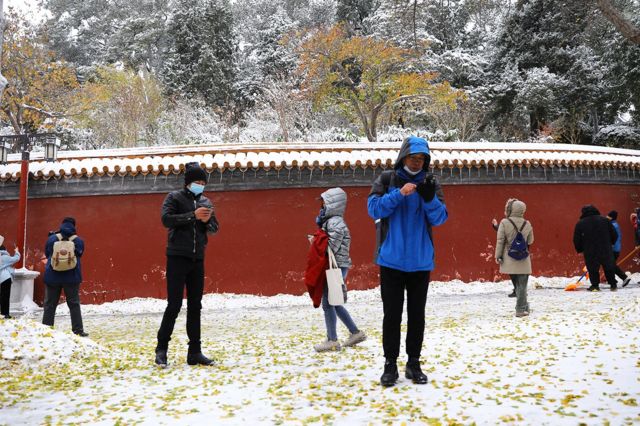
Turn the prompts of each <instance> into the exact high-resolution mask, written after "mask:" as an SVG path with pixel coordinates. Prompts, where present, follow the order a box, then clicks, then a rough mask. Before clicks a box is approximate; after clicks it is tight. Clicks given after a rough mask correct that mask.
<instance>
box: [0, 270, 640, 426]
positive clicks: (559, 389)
mask: <svg viewBox="0 0 640 426" xmlns="http://www.w3.org/2000/svg"><path fill="white" fill-rule="evenodd" d="M565 283H566V280H558V279H556V280H553V279H546V280H545V279H536V280H534V282H532V283H531V285H530V290H529V298H530V304H531V308H532V310H533V312H532V315H531V316H530V317H528V318H522V319H520V318H515V317H514V306H515V299H509V298H507V297H506V294H507V291H508V290H509V286H508V285H507V284H506V283H501V284H496V283H482V284H481V283H474V284H462V283H435V284H433V285H432V288H431V289H430V293H429V300H428V302H427V318H426V320H427V321H426V322H427V327H426V333H425V343H424V350H423V361H424V362H423V366H424V367H423V368H424V369H425V370H426V372H427V374H428V375H429V383H428V384H427V385H423V386H419V385H413V384H412V383H411V382H409V381H408V380H406V379H404V377H402V371H403V368H404V362H405V359H404V358H403V359H400V360H399V364H400V370H401V379H400V381H399V383H398V385H397V386H396V387H394V388H389V389H383V388H381V387H380V386H379V384H378V380H379V377H380V374H381V372H382V371H381V370H382V365H383V356H382V348H381V343H380V340H381V332H380V330H381V323H382V304H381V301H380V297H379V291H378V290H377V289H376V290H371V291H366V292H351V293H350V300H349V304H348V308H349V310H350V312H351V314H352V316H353V317H354V319H355V321H356V323H357V324H358V326H359V327H360V328H361V329H363V330H365V332H366V333H367V334H368V335H369V339H368V340H367V341H366V342H364V343H363V344H360V345H359V346H357V347H355V348H348V349H345V350H343V351H341V352H333V353H328V354H317V353H315V352H314V351H313V348H312V346H313V344H314V343H318V342H320V341H321V340H322V339H324V322H323V317H322V311H321V310H319V309H318V310H315V309H313V308H312V307H311V305H310V303H309V302H308V301H307V298H306V296H301V297H293V296H278V297H275V298H259V297H255V296H240V297H239V296H231V295H215V296H207V298H205V302H204V307H205V310H204V311H203V335H204V336H203V343H204V348H203V349H204V352H205V353H206V354H207V355H209V356H212V357H214V358H215V359H216V360H217V362H218V364H217V366H216V367H213V368H207V367H189V366H187V365H186V363H185V358H186V343H187V339H186V336H185V316H184V311H183V312H182V313H181V315H180V318H179V320H178V323H177V324H176V329H175V332H174V339H173V340H172V341H171V344H170V353H169V356H170V366H169V368H167V369H165V370H160V369H157V368H155V367H154V365H153V364H152V360H153V349H154V346H155V334H156V332H157V328H158V326H159V323H160V318H161V314H160V313H159V310H160V311H161V307H162V306H163V302H161V301H152V300H151V301H150V300H138V301H128V302H125V303H124V304H117V303H116V304H111V305H110V306H107V305H103V306H102V307H100V306H98V307H91V306H86V307H83V308H84V313H85V315H84V320H85V329H86V330H87V331H89V332H90V333H91V334H90V337H89V338H85V339H83V338H78V337H76V336H73V335H70V333H69V331H68V329H69V326H70V325H69V318H68V316H65V309H64V307H63V306H61V307H60V315H58V317H57V318H56V321H57V327H56V329H55V330H51V329H49V328H47V327H44V326H42V325H40V324H38V323H37V320H38V319H39V316H37V315H34V316H31V317H26V318H25V317H23V318H20V319H18V320H11V321H4V322H0V424H8V425H16V424H58V423H65V424H68V423H85V422H89V423H103V424H136V423H144V424H190V425H191V424H224V423H228V424H241V423H244V424H333V423H335V424H384V423H389V424H391V423H393V424H402V423H406V424H424V423H426V424H471V423H474V422H476V423H478V424H496V423H505V424H509V423H518V424H535V425H540V424H550V425H563V424H567V425H576V424H579V423H586V424H606V423H611V424H634V423H635V424H637V423H638V422H640V407H639V406H638V404H639V402H640V346H639V345H640V288H639V287H638V286H637V285H636V284H632V285H631V286H629V287H628V288H626V289H624V290H620V291H618V292H616V293H612V292H609V291H608V290H605V291H603V292H601V293H595V294H594V293H587V292H585V291H579V292H574V293H566V292H564V291H562V290H561V288H562V287H563V286H564V284H565ZM534 287H543V288H538V289H535V288H534ZM605 288H606V287H605ZM123 306H126V308H123ZM159 307H160V308H159ZM134 312H135V313H134ZM145 312H148V313H145ZM339 334H340V336H341V338H345V337H346V330H345V329H344V328H343V327H342V328H340V329H339ZM402 352H404V344H403V348H402Z"/></svg>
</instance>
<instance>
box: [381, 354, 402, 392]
mask: <svg viewBox="0 0 640 426" xmlns="http://www.w3.org/2000/svg"><path fill="white" fill-rule="evenodd" d="M398 377H399V376H398V364H397V363H396V360H395V359H388V360H386V361H385V362H384V372H383V373H382V376H381V377H380V384H381V385H382V386H384V387H385V388H388V387H390V386H394V385H395V384H396V382H397V381H398Z"/></svg>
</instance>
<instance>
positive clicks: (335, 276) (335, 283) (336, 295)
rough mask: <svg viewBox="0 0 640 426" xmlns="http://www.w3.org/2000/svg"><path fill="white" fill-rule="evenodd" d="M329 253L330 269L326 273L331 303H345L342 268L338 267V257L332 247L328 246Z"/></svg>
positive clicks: (338, 304)
mask: <svg viewBox="0 0 640 426" xmlns="http://www.w3.org/2000/svg"><path fill="white" fill-rule="evenodd" d="M327 253H328V255H329V269H327V270H326V271H325V273H326V274H327V293H328V300H329V304H330V305H331V306H340V305H344V302H345V300H344V293H343V292H342V287H343V286H344V280H343V279H342V270H341V269H340V268H338V263H337V262H336V257H335V256H334V254H333V251H331V248H330V247H327Z"/></svg>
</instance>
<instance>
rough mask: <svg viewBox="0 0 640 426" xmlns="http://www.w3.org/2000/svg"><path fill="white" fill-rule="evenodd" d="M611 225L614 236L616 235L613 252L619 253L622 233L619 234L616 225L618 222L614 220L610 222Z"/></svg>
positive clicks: (618, 227)
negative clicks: (614, 231)
mask: <svg viewBox="0 0 640 426" xmlns="http://www.w3.org/2000/svg"><path fill="white" fill-rule="evenodd" d="M611 224H612V225H613V227H614V229H615V230H616V234H617V235H618V238H617V239H616V242H615V243H614V244H613V251H615V252H617V253H620V250H622V232H620V225H618V222H617V221H615V220H612V221H611Z"/></svg>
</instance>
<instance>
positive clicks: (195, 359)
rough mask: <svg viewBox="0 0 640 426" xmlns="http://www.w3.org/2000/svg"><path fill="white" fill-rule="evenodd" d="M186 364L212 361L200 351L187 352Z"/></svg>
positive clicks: (205, 363) (209, 363)
mask: <svg viewBox="0 0 640 426" xmlns="http://www.w3.org/2000/svg"><path fill="white" fill-rule="evenodd" d="M187 364H189V365H207V366H208V365H213V364H214V361H213V360H212V359H209V358H207V357H206V356H204V355H203V354H202V352H197V353H188V354H187Z"/></svg>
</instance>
